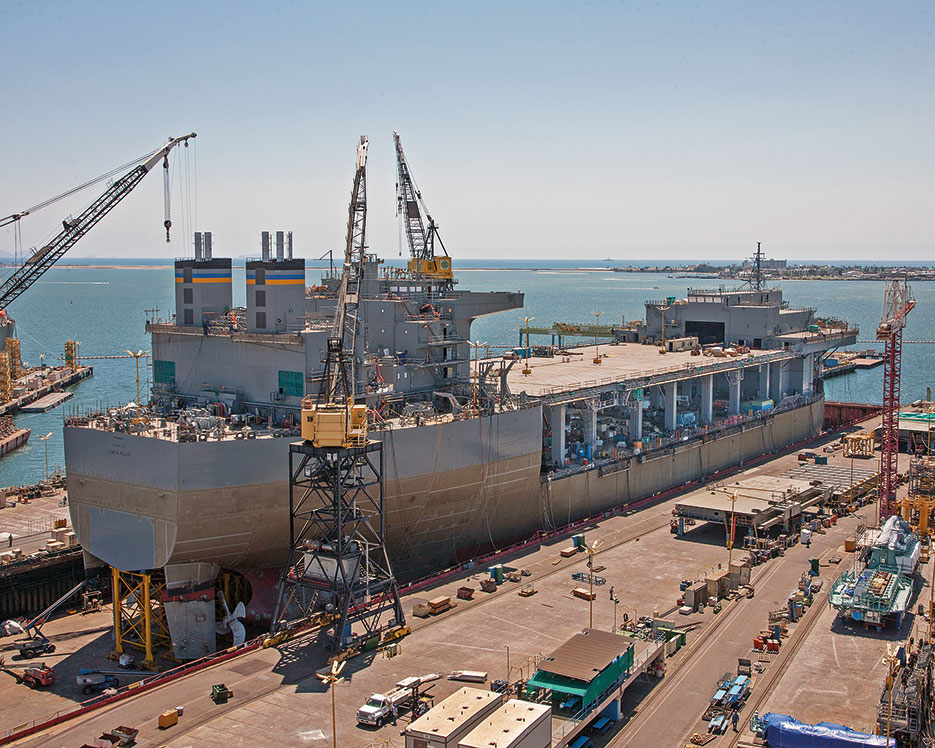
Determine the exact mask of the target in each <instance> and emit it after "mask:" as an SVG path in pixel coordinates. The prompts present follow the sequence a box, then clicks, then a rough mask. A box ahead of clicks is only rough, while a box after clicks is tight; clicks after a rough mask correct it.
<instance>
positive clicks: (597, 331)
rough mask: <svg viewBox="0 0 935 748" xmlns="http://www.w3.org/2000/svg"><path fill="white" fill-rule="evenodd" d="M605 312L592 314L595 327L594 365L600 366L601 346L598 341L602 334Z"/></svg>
mask: <svg viewBox="0 0 935 748" xmlns="http://www.w3.org/2000/svg"><path fill="white" fill-rule="evenodd" d="M603 313H604V312H591V314H593V315H594V320H595V325H594V363H595V364H599V363H600V362H601V344H600V340H599V339H598V338H599V336H600V333H601V315H602V314H603Z"/></svg>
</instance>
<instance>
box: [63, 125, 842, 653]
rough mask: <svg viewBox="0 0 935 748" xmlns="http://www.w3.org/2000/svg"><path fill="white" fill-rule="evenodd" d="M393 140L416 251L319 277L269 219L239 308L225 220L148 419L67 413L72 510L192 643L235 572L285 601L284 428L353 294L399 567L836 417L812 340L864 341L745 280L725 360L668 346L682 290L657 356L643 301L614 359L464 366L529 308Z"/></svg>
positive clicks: (167, 336)
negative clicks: (446, 216) (429, 198)
mask: <svg viewBox="0 0 935 748" xmlns="http://www.w3.org/2000/svg"><path fill="white" fill-rule="evenodd" d="M396 144H397V156H398V158H399V160H400V161H399V163H400V170H399V175H400V179H401V180H403V187H402V188H400V196H401V200H402V201H403V204H404V205H403V207H402V209H401V211H400V212H401V218H402V219H403V220H404V226H405V227H406V230H407V232H415V234H414V235H415V240H414V241H412V242H411V243H410V247H411V249H412V254H413V262H410V264H409V266H408V267H407V268H404V269H395V268H384V267H383V265H382V262H381V260H380V259H379V258H378V257H377V256H376V255H375V254H371V253H369V252H366V251H364V250H363V249H362V250H361V253H360V256H359V257H358V258H357V260H356V261H355V270H354V276H353V278H352V282H350V283H349V284H348V286H347V288H344V289H343V290H342V287H341V276H342V275H343V269H342V270H341V271H338V272H334V271H326V272H325V273H324V276H323V277H322V278H321V281H320V282H319V283H317V284H315V285H312V286H310V287H306V285H305V262H304V260H303V259H301V258H300V257H297V256H296V254H295V252H294V246H293V241H292V238H291V235H290V234H289V233H288V232H285V231H276V232H264V233H262V234H261V235H260V239H259V247H260V254H259V256H258V257H257V258H255V259H250V260H248V261H247V268H246V271H247V272H246V284H247V288H246V306H245V307H243V308H232V306H231V303H232V302H231V300H232V297H233V293H232V272H231V261H230V260H229V259H226V258H215V257H214V256H213V251H212V245H213V238H212V235H211V234H205V233H201V234H200V235H196V236H195V244H194V246H195V253H194V257H192V258H188V259H182V260H178V261H177V262H176V265H175V281H176V284H175V285H176V311H175V314H174V316H173V317H172V318H170V319H151V320H150V321H149V322H148V323H147V330H148V332H149V333H150V335H151V336H152V356H153V380H154V387H153V393H152V403H151V407H150V408H148V409H147V410H146V412H145V414H144V416H143V417H142V418H138V417H137V412H136V410H135V408H130V409H121V408H114V409H110V410H105V411H100V412H92V413H83V414H76V415H75V416H73V417H71V418H69V419H67V421H66V427H65V452H66V465H67V472H68V487H69V507H70V510H71V515H72V522H73V525H74V527H75V531H76V533H77V534H78V538H79V540H80V542H81V544H82V546H83V547H84V549H85V550H86V552H87V553H88V554H89V563H96V562H98V561H99V562H102V563H105V564H108V565H110V566H113V567H115V568H117V569H120V570H123V571H141V570H156V569H161V570H163V571H164V573H165V578H166V591H165V594H164V596H163V597H164V601H165V609H166V614H167V618H168V624H169V629H170V632H171V637H172V641H173V645H174V647H175V653H176V655H177V656H179V657H183V658H188V657H197V656H201V655H203V654H205V653H206V652H209V651H213V650H214V648H215V647H216V645H217V642H216V638H215V620H214V616H213V615H212V613H211V611H212V610H213V609H214V597H215V586H216V584H217V580H218V579H219V578H220V576H224V577H225V578H229V575H230V574H231V573H236V574H237V575H239V577H240V578H241V580H242V582H243V584H241V585H240V587H239V589H241V591H242V592H241V598H240V599H239V600H235V599H230V598H228V600H227V602H228V603H229V604H230V607H231V609H233V604H234V603H236V602H244V603H245V608H246V614H247V616H248V617H250V618H263V617H264V616H269V615H271V614H272V612H273V608H274V607H275V602H276V595H277V590H276V584H277V581H278V579H279V572H280V570H281V568H282V566H283V565H284V564H285V562H286V558H287V556H288V552H289V532H288V521H289V511H288V475H287V466H288V452H289V443H290V441H291V440H292V439H294V438H298V436H299V434H300V430H299V415H300V408H301V403H302V399H303V397H305V396H306V395H308V394H314V393H317V392H318V391H319V390H320V380H321V377H322V372H323V367H324V360H325V357H324V355H323V352H324V351H325V350H326V344H327V339H328V337H329V336H330V335H331V334H332V328H333V323H334V311H335V306H336V304H337V303H338V298H339V295H340V294H342V293H344V294H350V295H351V297H352V298H350V299H347V298H346V299H345V302H346V303H349V304H351V305H352V306H353V307H354V309H355V311H354V315H353V322H352V324H353V326H354V334H353V335H352V336H345V340H349V339H350V340H351V341H352V344H351V345H345V350H349V351H350V352H351V355H350V356H349V359H350V363H351V365H350V366H349V371H350V376H351V377H352V378H353V382H354V386H353V391H354V392H355V393H356V402H357V403H358V404H362V405H365V406H366V408H367V420H368V424H369V436H370V438H374V439H378V440H380V441H381V442H382V450H383V459H384V472H383V480H384V505H385V509H384V512H385V518H386V543H387V547H388V549H389V552H390V556H391V560H392V564H393V569H394V572H395V574H396V576H397V577H398V578H400V579H401V580H403V581H406V580H409V579H413V578H416V577H420V576H423V575H425V574H428V573H431V572H433V571H436V570H439V569H441V568H445V567H447V566H450V565H452V564H462V563H467V562H470V560H471V559H472V558H473V557H475V556H477V555H478V554H479V553H481V552H482V551H484V550H488V549H491V548H496V547H502V546H503V545H506V544H509V543H511V542H515V541H517V540H522V539H526V538H529V537H530V536H535V534H536V533H537V532H538V531H539V530H544V529H551V528H554V527H556V526H559V525H563V524H565V523H566V522H568V521H572V520H576V519H580V518H582V517H585V516H591V515H594V514H595V513H598V512H601V511H606V510H608V509H611V508H613V507H615V506H619V505H621V504H625V503H628V502H630V501H633V500H635V499H638V498H643V497H645V496H648V495H651V494H652V493H654V492H656V491H660V490H664V489H666V488H670V487H672V486H675V485H681V484H684V483H685V482H686V481H688V480H692V479H694V478H697V477H699V475H701V474H704V473H705V472H709V471H710V472H713V471H715V470H719V469H721V468H723V467H727V466H729V465H733V464H736V463H737V462H739V461H742V460H744V459H749V458H750V457H752V456H754V455H756V454H761V453H762V452H763V451H768V450H773V449H778V448H781V447H782V446H784V445H786V444H790V443H793V442H795V441H798V440H800V439H803V438H805V437H808V436H811V435H813V434H814V433H816V432H817V431H818V430H819V429H820V428H821V420H822V409H823V399H822V395H821V382H820V375H819V374H818V372H819V371H820V369H819V367H817V366H816V365H815V360H816V357H818V356H820V355H822V353H823V352H826V351H828V350H830V349H832V348H835V347H838V346H844V345H848V344H850V343H852V342H854V340H855V339H856V331H855V330H852V329H848V328H847V327H846V326H841V325H837V326H836V325H831V324H828V323H826V322H823V321H819V320H816V319H815V317H814V311H813V310H800V311H797V310H789V309H788V307H785V306H784V305H783V302H782V298H781V292H779V291H769V292H761V293H765V294H767V295H768V296H769V299H768V300H764V301H763V303H762V304H761V305H760V306H766V307H767V308H768V309H769V310H770V311H769V312H768V313H760V312H759V311H757V310H758V309H759V306H758V305H755V304H748V303H745V302H744V303H731V301H730V299H731V297H732V296H734V297H736V296H737V293H738V292H735V291H730V292H727V291H724V292H717V293H719V294H721V296H720V298H721V301H720V302H719V303H720V306H721V307H722V309H719V311H718V314H719V315H721V317H719V319H721V318H723V321H724V334H723V338H722V342H723V345H722V346H720V351H715V350H712V349H709V350H708V353H709V354H710V355H701V348H700V344H699V343H698V341H697V340H695V341H694V342H690V341H689V343H684V342H682V343H677V344H673V340H679V339H684V338H692V337H695V338H697V337H698V335H697V333H695V334H693V331H694V330H695V329H697V328H696V326H695V325H693V323H696V322H704V321H706V320H708V318H707V317H704V316H703V315H702V312H703V311H707V310H708V309H709V308H710V309H713V307H714V306H715V305H717V304H718V302H714V301H707V300H704V301H699V300H697V297H698V295H699V294H698V292H694V293H692V292H690V294H689V298H688V299H686V300H684V301H683V302H679V303H676V302H675V300H674V299H673V300H672V304H665V305H667V306H674V307H679V308H682V309H683V312H682V316H681V317H679V318H678V319H680V322H679V325H680V326H679V327H678V329H677V330H676V329H675V326H672V325H671V324H669V321H668V320H669V316H668V313H667V319H666V324H667V325H668V327H667V330H668V329H672V330H673V334H671V335H670V334H668V333H667V334H666V338H667V341H668V344H667V345H668V348H670V349H671V352H669V353H666V355H665V356H660V355H659V354H658V352H657V351H658V350H659V348H658V347H657V345H655V342H656V337H657V334H656V332H655V329H654V319H655V317H654V313H653V310H655V309H656V308H657V307H658V305H657V303H656V302H651V303H648V304H647V321H646V325H645V327H644V328H639V329H633V330H630V331H627V336H624V337H623V338H622V340H621V342H620V343H618V344H616V345H608V346H602V347H601V349H600V351H599V352H598V351H593V352H592V351H590V350H585V351H584V355H576V354H577V353H580V351H572V352H565V353H563V352H562V351H554V352H552V354H553V355H550V356H548V357H545V358H534V359H532V360H531V361H530V364H529V367H528V368H529V373H528V374H523V373H522V371H521V370H520V367H515V366H514V365H515V363H516V361H517V357H516V356H515V355H513V356H507V357H503V358H496V359H485V360H480V361H477V362H475V363H474V364H472V361H471V356H470V346H469V343H468V341H469V339H470V332H471V324H472V322H473V321H474V320H475V319H477V318H478V317H480V316H482V315H486V314H492V313H496V312H500V311H505V310H510V309H519V308H521V307H522V305H523V294H522V293H519V292H483V293H478V292H467V291H458V290H457V283H456V279H455V277H454V274H453V272H452V265H451V263H452V258H450V257H449V256H448V255H447V253H446V252H444V251H443V247H442V245H441V244H440V240H439V239H437V236H436V234H437V226H436V225H435V223H434V221H433V220H431V218H428V217H427V215H428V214H427V212H426V211H425V210H424V203H421V195H420V194H419V193H418V191H417V190H415V188H414V187H413V186H412V185H411V184H410V185H409V187H406V182H405V179H406V175H408V174H409V171H408V164H406V163H405V161H404V157H403V156H402V149H401V146H399V141H398V137H397V140H396ZM403 165H405V169H403ZM410 178H411V177H410ZM355 194H357V191H356V190H355ZM412 197H415V199H414V200H413V199H410V198H412ZM360 207H361V206H359V205H357V206H355V205H354V204H353V202H352V205H351V208H350V212H349V224H350V229H349V234H350V232H351V231H353V230H354V227H355V226H357V225H358V222H359V221H360V220H361V216H365V211H361V210H360ZM413 211H420V216H421V217H422V223H421V227H422V228H421V230H420V228H419V225H420V224H419V222H418V221H416V220H414V219H413V215H414V213H413ZM420 231H421V234H420V233H419V232H420ZM407 236H409V237H410V239H412V237H413V234H407ZM419 236H421V237H422V238H421V240H419ZM361 246H362V247H363V244H361ZM744 299H746V297H744ZM777 315H778V316H779V317H780V318H781V319H782V320H783V325H785V326H784V327H783V326H780V329H778V330H777V329H776V325H775V323H773V321H772V320H773V317H775V316H777ZM660 317H661V315H660ZM671 318H672V319H675V318H676V317H675V316H674V315H673V316H672V317H671ZM738 325H741V326H742V329H743V330H744V336H743V343H742V344H741V343H740V341H739V340H738V339H737V337H736V335H737V334H738V333H737V332H736V331H737V329H741V328H739V327H738ZM746 330H749V332H746ZM658 337H660V338H661V328H660V330H659V335H658ZM627 341H629V342H627ZM755 341H756V343H757V345H758V348H757V349H750V350H748V347H749V346H753V345H754V343H755ZM731 343H736V344H737V345H733V346H732V345H731ZM714 348H717V346H715V347H714ZM594 361H599V362H600V363H599V364H596V363H594ZM754 400H756V401H759V403H758V405H757V406H756V407H753V406H751V405H750V403H751V401H754ZM767 400H769V401H771V402H772V405H771V406H769V407H767V405H766V404H765V401H767ZM689 414H694V415H693V416H692V417H689ZM290 437H291V438H292V439H290ZM219 575H220V576H219ZM225 575H227V576H225Z"/></svg>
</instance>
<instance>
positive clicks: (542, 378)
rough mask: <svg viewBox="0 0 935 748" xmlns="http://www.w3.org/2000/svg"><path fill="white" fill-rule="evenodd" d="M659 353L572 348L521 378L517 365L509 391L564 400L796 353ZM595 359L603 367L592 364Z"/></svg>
mask: <svg viewBox="0 0 935 748" xmlns="http://www.w3.org/2000/svg"><path fill="white" fill-rule="evenodd" d="M659 350H660V349H659V348H657V347H656V346H654V345H642V344H640V343H618V344H616V345H611V344H607V345H598V346H593V345H588V346H583V347H581V348H572V349H570V350H569V354H570V355H565V356H562V355H557V356H555V357H554V358H538V357H533V358H530V359H529V360H528V363H529V369H530V373H529V374H523V368H524V366H523V365H524V363H525V360H519V361H517V362H516V363H515V364H514V365H513V368H512V369H511V371H510V373H509V375H508V376H507V382H508V384H509V385H510V389H511V390H512V391H513V392H521V391H523V390H525V391H526V394H528V395H531V396H533V397H547V396H548V397H551V398H552V399H566V398H567V397H579V396H584V395H585V393H586V392H592V391H594V390H599V389H601V388H606V387H608V386H613V385H621V384H622V385H624V386H627V385H629V386H631V387H642V386H647V385H649V384H661V383H663V382H671V381H679V380H683V379H693V378H695V377H700V376H704V375H706V374H714V373H717V372H722V371H730V370H733V369H739V368H744V367H747V366H758V365H759V364H765V363H771V362H775V361H788V360H790V359H792V358H795V353H793V352H792V351H785V350H773V351H750V352H749V353H745V354H742V355H739V356H733V357H726V356H725V357H716V356H693V355H692V354H691V353H690V352H689V351H682V352H677V353H666V354H664V355H663V354H660V353H659ZM598 354H600V361H601V363H600V364H595V363H594V359H595V358H596V357H597V355H598ZM488 360H491V359H488ZM492 360H498V359H492Z"/></svg>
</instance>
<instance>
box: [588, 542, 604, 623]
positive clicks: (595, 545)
mask: <svg viewBox="0 0 935 748" xmlns="http://www.w3.org/2000/svg"><path fill="white" fill-rule="evenodd" d="M603 542H604V541H603V540H595V541H594V542H593V543H591V545H585V546H584V550H586V551H587V553H588V628H590V629H593V628H594V554H595V553H596V552H597V549H598V548H599V547H600V545H601V543H603Z"/></svg>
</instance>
